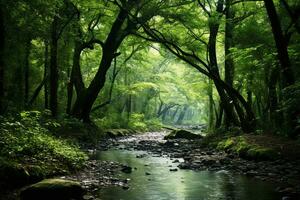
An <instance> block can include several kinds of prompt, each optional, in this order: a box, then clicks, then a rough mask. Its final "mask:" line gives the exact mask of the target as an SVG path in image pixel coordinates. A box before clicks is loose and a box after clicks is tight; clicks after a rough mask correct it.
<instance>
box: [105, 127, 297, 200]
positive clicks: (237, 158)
mask: <svg viewBox="0 0 300 200" xmlns="http://www.w3.org/2000/svg"><path fill="white" fill-rule="evenodd" d="M165 134H166V133H161V132H157V133H148V134H142V135H138V136H134V137H124V138H120V139H118V140H111V141H109V142H107V141H106V142H104V141H103V142H104V143H105V145H103V144H102V147H100V150H107V149H108V148H111V147H115V146H118V148H121V149H127V150H143V151H147V152H150V153H153V154H155V155H157V156H168V157H170V158H171V159H173V160H174V163H177V167H178V168H179V169H185V170H197V171H203V170H208V171H220V170H226V171H230V172H231V173H234V174H242V175H246V176H249V177H253V178H255V179H259V180H263V181H267V182H271V183H274V184H276V185H277V188H276V190H277V191H278V192H279V193H281V195H282V196H283V197H285V196H286V197H289V198H293V199H297V198H299V194H300V182H299V180H300V169H299V166H300V160H299V157H297V156H296V155H298V154H297V153H295V151H294V153H295V156H293V155H289V156H287V155H286V154H285V152H286V153H287V152H290V150H291V148H294V149H296V148H297V143H291V141H290V140H286V141H281V139H282V138H277V137H273V136H256V135H247V136H246V137H247V140H249V141H251V142H253V143H254V142H256V141H257V142H256V144H259V143H260V145H261V146H263V145H266V148H267V147H268V145H274V147H276V148H275V149H277V144H279V141H281V144H282V146H281V147H280V148H281V151H279V154H281V155H280V156H279V157H276V158H275V159H271V160H263V159H258V160H251V159H245V158H241V155H238V154H237V153H236V152H234V151H223V150H220V149H219V150H218V149H217V146H216V145H217V144H218V143H219V142H221V141H224V139H223V140H222V139H220V138H219V139H215V138H210V139H209V140H210V142H211V143H214V144H213V145H208V141H206V140H205V139H204V140H185V139H177V140H168V141H165V140H163V137H164V135H165ZM263 139H264V140H265V142H266V144H262V141H263ZM213 140H214V141H213ZM297 151H298V150H297ZM297 151H296V152H297ZM180 158H182V159H183V161H182V162H179V160H180Z"/></svg>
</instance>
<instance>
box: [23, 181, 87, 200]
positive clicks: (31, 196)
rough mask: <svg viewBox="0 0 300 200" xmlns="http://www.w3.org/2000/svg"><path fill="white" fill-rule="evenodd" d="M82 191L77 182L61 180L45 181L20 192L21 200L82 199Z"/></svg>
mask: <svg viewBox="0 0 300 200" xmlns="http://www.w3.org/2000/svg"><path fill="white" fill-rule="evenodd" d="M83 194H84V190H83V189H82V187H81V186H80V184H79V183H78V182H75V181H70V180H63V179H45V180H43V181H41V182H38V183H36V184H33V185H31V186H28V187H26V188H24V189H22V190H21V200H37V199H47V200H48V199H49V200H50V199H61V200H68V199H82V196H83Z"/></svg>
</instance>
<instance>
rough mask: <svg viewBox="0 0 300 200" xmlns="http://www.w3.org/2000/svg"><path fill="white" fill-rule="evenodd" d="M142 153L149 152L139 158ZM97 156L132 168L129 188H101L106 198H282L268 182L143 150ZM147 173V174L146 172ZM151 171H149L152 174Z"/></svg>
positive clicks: (112, 151) (208, 199)
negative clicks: (187, 165)
mask: <svg viewBox="0 0 300 200" xmlns="http://www.w3.org/2000/svg"><path fill="white" fill-rule="evenodd" d="M139 155H146V156H144V157H142V158H137V156H139ZM97 158H98V159H100V160H105V161H117V162H120V163H123V164H126V165H128V166H131V167H132V168H135V169H134V170H133V171H132V173H131V174H125V173H124V174H122V177H121V178H128V179H130V181H129V186H130V188H129V189H128V190H124V189H122V188H119V187H111V188H106V189H102V190H100V191H99V197H100V198H101V199H104V200H110V199H111V200H118V199H123V200H162V199H163V200H177V199H178V200H277V199H278V200H279V199H281V198H279V196H278V194H277V193H276V192H275V188H274V187H273V186H272V185H270V184H268V183H265V182H261V181H258V180H254V179H251V178H248V177H246V176H240V175H233V174H230V173H229V172H227V171H219V172H209V171H199V172H197V171H192V170H180V169H178V171H175V172H173V171H170V169H175V168H176V166H177V165H178V163H173V161H174V160H170V159H169V158H167V157H155V156H153V155H149V154H146V152H142V151H127V150H108V151H104V152H100V153H99V154H98V155H97ZM146 173H147V174H148V175H146ZM149 174H150V175H149Z"/></svg>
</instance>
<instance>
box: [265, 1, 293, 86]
mask: <svg viewBox="0 0 300 200" xmlns="http://www.w3.org/2000/svg"><path fill="white" fill-rule="evenodd" d="M264 2H265V7H266V10H267V13H268V16H269V20H270V24H271V27H272V33H273V36H274V40H275V44H276V49H277V54H278V60H279V62H280V66H281V73H282V77H283V87H287V86H289V85H292V84H294V83H295V78H294V74H293V71H292V68H291V63H290V58H289V54H288V46H287V40H286V38H285V36H284V34H283V31H282V28H281V24H280V20H279V17H278V14H277V11H276V8H275V5H274V2H273V0H264Z"/></svg>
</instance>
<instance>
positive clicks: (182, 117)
mask: <svg viewBox="0 0 300 200" xmlns="http://www.w3.org/2000/svg"><path fill="white" fill-rule="evenodd" d="M188 108H189V106H188V105H184V107H183V109H182V111H181V112H180V114H179V117H178V119H177V122H176V124H178V125H182V121H183V119H184V116H185V113H186V111H187V109H188Z"/></svg>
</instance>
